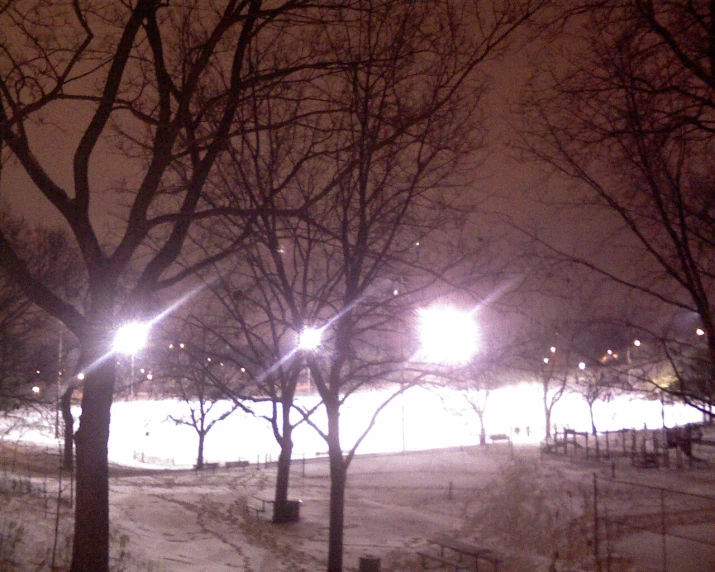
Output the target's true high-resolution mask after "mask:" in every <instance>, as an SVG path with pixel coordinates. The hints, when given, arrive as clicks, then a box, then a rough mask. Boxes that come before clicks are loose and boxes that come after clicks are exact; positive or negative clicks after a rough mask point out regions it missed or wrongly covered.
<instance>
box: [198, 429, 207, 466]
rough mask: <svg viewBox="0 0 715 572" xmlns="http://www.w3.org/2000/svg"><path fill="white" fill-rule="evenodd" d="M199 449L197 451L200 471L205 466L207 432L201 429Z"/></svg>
mask: <svg viewBox="0 0 715 572" xmlns="http://www.w3.org/2000/svg"><path fill="white" fill-rule="evenodd" d="M198 434H199V450H198V452H197V453H196V470H198V471H200V470H201V469H203V468H204V441H205V440H206V433H204V432H203V431H199V432H198Z"/></svg>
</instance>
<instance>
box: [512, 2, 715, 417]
mask: <svg viewBox="0 0 715 572" xmlns="http://www.w3.org/2000/svg"><path fill="white" fill-rule="evenodd" d="M563 14H564V15H565V16H566V19H565V20H563V21H562V22H561V23H563V24H564V25H563V26H562V27H559V30H558V33H557V34H556V35H555V36H553V37H552V38H551V39H552V40H553V42H552V43H551V47H552V48H553V51H552V52H549V50H546V51H545V52H542V53H548V57H551V58H552V59H551V60H550V65H549V63H548V62H549V60H544V65H543V66H542V67H543V68H544V69H542V70H541V71H542V72H543V73H538V74H536V78H535V80H534V82H533V83H532V85H531V88H532V91H531V96H530V97H529V99H528V101H527V105H526V107H525V109H526V112H525V118H526V121H525V122H524V123H523V124H522V125H521V127H520V128H521V131H522V133H524V134H525V135H526V137H525V142H526V146H527V148H528V150H529V152H530V153H531V154H532V157H537V158H538V159H539V160H541V161H543V162H544V163H546V164H547V165H549V166H551V167H552V168H553V169H554V170H555V171H556V172H558V173H559V174H560V175H562V176H563V177H564V181H565V182H566V184H567V185H568V186H569V187H570V189H569V196H568V201H569V202H571V203H572V204H573V205H574V206H576V207H577V208H578V210H574V211H573V216H576V217H594V216H595V217H598V218H600V219H601V220H604V221H605V220H606V219H609V220H610V223H611V224H613V225H614V226H613V228H612V229H611V231H610V232H609V234H608V238H607V239H606V240H607V242H606V244H605V245H604V247H603V248H600V249H599V251H598V253H596V254H594V255H584V254H583V252H574V251H573V250H569V249H565V248H559V247H556V246H555V245H553V244H549V245H548V246H549V250H550V251H551V253H552V254H554V255H555V256H557V257H559V258H561V259H567V260H570V261H572V262H574V263H576V264H578V265H580V266H582V267H586V268H588V269H590V270H592V271H594V272H597V273H599V274H600V275H601V276H605V277H607V278H608V279H610V280H611V281H613V282H614V283H616V284H618V285H621V286H625V287H627V288H629V289H630V290H631V292H632V293H633V294H634V296H633V298H635V297H640V298H641V301H640V304H641V305H644V306H647V309H646V311H644V312H641V316H640V318H641V319H640V320H639V317H638V316H637V315H636V312H635V311H632V312H630V315H629V316H628V319H629V320H630V321H631V322H635V323H637V324H638V325H640V326H643V327H648V326H650V327H649V328H648V329H650V330H651V331H652V330H656V329H658V328H655V327H653V326H652V324H654V323H655V324H659V323H660V322H661V320H662V317H663V316H664V315H665V314H678V313H680V314H683V315H686V316H690V317H694V318H695V320H693V321H692V322H691V323H690V326H689V330H690V331H689V333H688V334H687V335H685V334H684V332H683V330H682V329H681V330H680V331H679V332H678V335H677V336H676V337H670V336H669V335H668V334H669V333H673V332H676V331H677V329H670V330H669V331H667V330H666V329H665V328H660V329H658V331H657V332H654V333H657V335H658V336H659V337H660V338H661V341H662V345H663V347H664V349H665V351H666V352H667V353H668V355H669V356H670V361H671V363H672V364H673V366H674V369H675V371H676V375H677V377H678V382H677V383H674V384H672V385H671V386H670V387H669V388H667V389H668V391H670V392H671V393H672V394H673V395H675V396H678V397H679V398H681V399H683V400H684V401H686V402H687V403H690V404H691V405H694V406H696V407H699V408H701V409H704V410H705V409H708V408H709V406H710V404H712V402H713V399H714V396H715V385H714V382H713V380H714V379H715V377H714V376H713V372H714V371H715V369H714V368H715V315H714V314H713V292H714V291H715V266H714V265H713V264H714V263H713V261H715V254H714V252H715V249H714V247H715V225H714V222H713V221H715V190H714V189H715V185H714V183H713V182H714V180H715V179H714V177H713V175H714V173H713V170H712V161H711V160H710V157H711V155H712V148H713V147H712V146H713V141H714V139H713V133H714V130H713V125H714V123H713V122H714V120H715V67H714V66H713V57H712V54H713V46H715V34H714V33H713V30H715V27H714V25H713V24H714V23H715V6H713V4H712V3H708V2H688V1H685V0H675V1H672V2H656V1H654V0H609V1H606V2H591V1H588V0H586V1H583V2H569V3H567V4H564V12H563ZM566 46H568V47H567V49H566ZM581 220H585V219H581ZM604 224H605V222H604ZM605 253H608V255H607V256H606V255H604V254H605ZM643 300H645V302H643ZM667 321H668V322H670V320H667ZM648 322H650V323H648ZM696 327H699V328H701V331H702V332H703V336H702V337H700V338H699V339H698V338H696V337H695V329H696ZM697 346H701V347H702V350H701V351H694V350H695V348H696V347H697ZM687 356H692V358H693V359H692V360H689V359H687ZM695 356H698V357H697V358H696V357H695ZM702 358H705V360H704V361H702ZM695 361H698V362H699V364H698V365H697V366H696V365H695V363H694V362H695ZM688 363H690V364H691V365H692V366H693V367H690V366H689V365H687V364H688ZM695 370H698V371H699V372H700V373H699V374H696V377H697V378H698V379H699V380H700V381H697V382H696V381H695V380H694V379H693V380H689V379H688V378H689V377H691V375H693V373H694V371H695ZM703 374H704V375H703Z"/></svg>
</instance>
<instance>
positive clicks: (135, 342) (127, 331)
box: [114, 322, 150, 355]
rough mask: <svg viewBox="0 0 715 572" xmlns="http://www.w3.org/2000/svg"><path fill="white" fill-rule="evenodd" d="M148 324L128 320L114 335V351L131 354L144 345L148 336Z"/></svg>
mask: <svg viewBox="0 0 715 572" xmlns="http://www.w3.org/2000/svg"><path fill="white" fill-rule="evenodd" d="M149 328H150V326H149V324H143V323H141V322H128V323H126V324H124V325H123V326H122V327H121V328H119V330H117V334H116V336H115V337H114V351H115V352H119V353H122V354H127V355H132V354H135V353H137V352H138V351H139V350H140V349H142V348H143V347H144V346H146V342H147V339H148V338H149Z"/></svg>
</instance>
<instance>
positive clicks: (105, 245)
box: [0, 0, 331, 572]
mask: <svg viewBox="0 0 715 572" xmlns="http://www.w3.org/2000/svg"><path fill="white" fill-rule="evenodd" d="M306 10H307V11H308V12H306ZM301 11H303V12H306V17H304V18H297V17H296V18H294V16H295V15H296V14H297V13H298V12H301ZM310 16H313V17H316V18H318V19H320V16H321V14H320V10H319V9H318V8H315V7H314V6H313V3H312V2H308V1H304V0H284V1H281V2H277V3H270V4H268V3H264V2H262V1H261V0H250V1H248V0H247V1H238V0H225V1H223V2H217V3H211V4H209V5H206V4H205V3H203V2H199V1H190V2H182V3H180V4H172V5H168V4H167V3H165V2H160V1H158V0H138V1H137V2H133V3H131V4H130V3H112V4H107V3H105V2H94V1H90V2H77V1H70V0H65V1H59V2H41V3H39V4H38V3H35V2H28V1H19V2H13V3H9V4H8V5H7V6H5V7H4V8H3V11H2V12H0V19H1V20H0V26H1V27H2V28H3V30H4V32H5V36H4V38H5V39H4V40H3V41H2V46H1V49H0V76H2V81H1V82H0V140H2V144H3V151H4V153H6V154H10V155H12V157H13V159H14V162H13V165H14V166H16V167H17V168H20V169H22V170H23V171H24V172H25V173H26V175H27V176H28V177H29V179H30V181H31V183H32V184H31V185H28V186H27V187H26V188H24V189H22V191H21V192H22V193H25V194H26V195H27V196H28V197H29V196H30V195H34V196H36V197H40V198H41V199H43V200H44V201H45V202H46V204H47V205H50V206H51V208H53V209H54V213H55V216H56V220H57V221H61V222H63V223H65V224H67V225H68V226H69V228H70V231H71V233H72V236H73V238H74V240H75V242H76V245H77V247H78V249H79V250H80V251H81V255H82V261H83V264H84V268H85V271H86V273H87V276H88V291H87V300H86V304H85V305H84V307H83V308H78V307H76V306H75V305H73V304H71V303H70V302H68V300H66V299H64V298H63V297H62V296H61V295H60V294H58V293H56V292H54V291H52V289H51V288H49V287H48V286H47V284H45V283H44V282H43V281H42V280H41V278H40V277H39V276H38V275H37V274H36V273H35V272H33V270H32V268H31V267H30V266H29V265H28V262H27V260H26V259H25V257H23V255H22V253H21V252H18V250H17V249H16V248H14V247H13V244H12V242H11V241H10V240H8V238H7V236H6V235H5V234H4V233H3V234H2V235H0V260H1V261H2V264H3V266H4V267H5V268H6V271H7V273H8V275H9V276H10V277H11V278H12V279H13V280H15V281H16V283H17V284H19V285H20V286H21V288H22V289H23V291H24V292H25V294H26V296H27V297H28V298H30V299H31V300H32V301H33V302H34V303H36V304H37V305H38V306H40V307H41V308H42V309H44V310H45V311H47V312H48V313H49V314H51V315H52V316H54V317H55V318H57V319H59V320H60V321H61V322H63V323H64V324H65V325H66V326H67V328H68V329H69V330H70V331H71V332H72V333H73V334H74V335H75V336H76V337H77V339H78V340H79V343H80V346H81V352H82V356H81V361H82V364H83V367H84V369H85V374H86V377H85V382H84V385H83V394H82V395H83V396H82V415H81V419H80V427H79V430H78V431H77V434H76V439H75V441H76V454H77V472H76V475H77V497H76V498H77V503H76V509H75V535H74V544H73V555H72V565H71V569H72V570H73V571H92V572H98V571H99V572H101V571H106V570H107V569H108V555H109V496H108V491H109V489H108V465H107V440H108V432H109V411H110V407H111V404H112V396H113V388H114V377H115V372H114V360H112V359H105V358H104V356H106V354H107V352H108V350H109V348H110V347H111V337H112V333H113V331H114V329H115V328H116V327H117V326H118V324H119V322H120V321H121V320H122V319H127V318H130V317H131V318H136V317H150V316H146V313H147V311H148V310H147V309H148V308H152V307H155V306H156V303H157V300H156V298H155V297H154V296H155V294H156V293H157V292H158V291H160V290H161V289H163V288H167V287H169V286H174V285H177V284H178V283H179V282H181V281H182V280H183V279H184V278H185V277H187V276H190V275H192V268H187V266H186V265H187V264H188V265H189V266H192V265H194V266H195V265H197V264H201V262H202V261H206V260H207V259H212V258H213V257H216V256H220V252H219V248H220V245H217V244H215V243H214V244H210V245H206V247H205V248H204V249H203V250H198V251H197V250H192V249H187V248H186V246H188V245H189V244H190V243H191V241H190V237H191V235H192V232H193V229H194V224H193V223H194V222H195V221H196V220H198V219H202V220H206V219H208V218H209V217H215V216H218V215H221V214H227V213H231V212H234V211H233V210H232V208H231V205H226V204H217V203H214V202H212V201H211V200H208V199H209V195H208V194H206V193H205V192H204V191H205V189H206V182H207V180H208V179H209V177H210V175H211V173H212V170H213V167H214V165H215V163H216V160H217V158H218V157H219V156H220V155H221V154H222V153H223V152H224V150H225V148H226V145H227V142H228V141H229V139H230V137H231V136H232V135H233V134H234V133H236V132H242V131H247V130H251V129H253V128H255V126H251V125H247V124H245V123H242V122H240V121H237V120H238V117H237V110H238V109H239V108H240V106H241V104H242V102H243V95H244V93H245V90H246V89H248V88H251V89H256V88H257V86H260V85H266V86H268V85H273V84H275V83H276V82H279V81H287V80H288V79H289V78H290V77H292V76H294V75H297V74H299V73H300V74H302V75H303V76H305V74H306V73H307V72H306V70H308V69H311V68H312V69H316V68H320V67H323V68H324V67H326V66H329V65H331V63H330V62H328V61H327V60H325V59H324V58H322V57H321V56H320V54H318V53H316V52H317V50H318V47H319V46H320V45H321V42H320V41H319V39H318V37H319V34H320V28H319V27H316V26H314V25H313V24H312V22H311V17H310ZM288 27H289V28H290V34H288V33H285V30H286V29H287V28H288ZM308 28H311V31H310V33H309V34H308V32H307V29H308ZM287 37H290V41H291V42H293V44H294V45H293V49H291V50H289V51H286V52H285V54H283V56H284V57H282V58H281V60H280V61H281V62H283V63H284V65H279V64H278V60H277V59H276V58H273V57H271V54H275V53H278V52H280V51H281V50H282V49H283V48H284V47H285V43H284V42H282V39H283V38H287ZM296 43H297V47H296ZM254 50H259V51H261V52H262V53H263V54H265V57H264V58H262V59H261V60H260V61H259V65H258V66H256V65H248V54H250V53H252V52H253V51H254ZM58 109H59V110H61V111H60V115H61V116H64V117H67V118H70V120H69V122H67V123H69V125H68V124H65V125H63V126H62V127H64V128H65V129H66V130H67V135H66V136H65V137H64V138H63V144H62V146H61V147H58V149H57V150H61V149H68V148H70V149H72V153H71V156H70V157H67V156H66V154H64V153H63V154H62V156H60V157H59V161H60V163H61V165H60V169H59V171H60V174H59V175H58V174H57V173H58V169H53V168H51V167H50V166H49V164H48V163H49V162H50V160H51V159H52V157H50V156H48V155H51V153H44V154H43V153H42V152H41V145H40V141H41V140H42V139H43V138H44V139H45V140H46V141H47V140H50V139H51V137H50V134H51V133H54V129H55V125H56V124H57V123H58V122H59V119H57V118H58V115H57V114H55V111H56V110H58ZM112 146H114V147H116V148H118V149H119V150H120V151H121V153H122V160H121V164H120V165H118V170H119V171H121V173H120V175H119V176H115V177H114V179H113V180H112V175H113V173H112V172H109V173H106V175H107V176H106V177H105V176H102V177H96V176H94V174H95V171H94V169H95V168H96V167H98V166H99V165H101V164H102V160H103V159H105V160H106V158H107V153H108V152H110V151H109V149H111V148H112ZM67 181H69V182H67ZM107 189H108V190H109V191H110V192H109V193H105V192H104V191H105V190H107ZM111 191H116V192H111ZM95 206H98V207H100V209H101V210H103V211H104V212H110V211H114V212H115V213H119V212H123V216H120V217H119V220H121V221H123V222H122V223H121V224H120V223H119V222H117V223H116V227H115V228H114V235H115V237H116V240H113V241H105V240H104V239H103V236H104V235H106V232H105V231H104V229H102V228H101V224H99V223H98V220H97V218H96V217H95V216H94V211H93V210H91V209H90V207H93V208H94V207H95ZM122 207H124V210H123V211H122ZM182 252H183V253H184V254H185V255H186V257H185V259H184V261H183V262H184V264H182V265H181V266H178V267H177V266H176V265H175V263H176V261H177V259H178V257H179V256H180V254H181V253H182ZM130 269H131V272H130Z"/></svg>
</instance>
